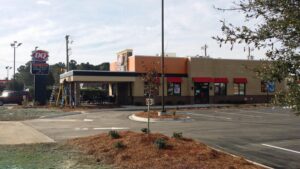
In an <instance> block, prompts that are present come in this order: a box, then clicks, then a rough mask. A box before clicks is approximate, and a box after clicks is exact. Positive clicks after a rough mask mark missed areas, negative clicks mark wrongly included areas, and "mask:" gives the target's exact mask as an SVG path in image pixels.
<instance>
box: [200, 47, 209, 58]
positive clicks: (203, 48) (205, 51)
mask: <svg viewBox="0 0 300 169" xmlns="http://www.w3.org/2000/svg"><path fill="white" fill-rule="evenodd" d="M207 48H208V46H207V45H206V44H205V45H204V46H202V47H201V49H202V50H204V56H205V57H207Z"/></svg>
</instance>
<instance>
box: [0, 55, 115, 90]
mask: <svg viewBox="0 0 300 169" xmlns="http://www.w3.org/2000/svg"><path fill="white" fill-rule="evenodd" d="M30 64H31V63H30V61H29V62H27V63H26V64H25V65H21V66H20V67H19V68H18V69H17V73H16V74H15V80H11V81H9V82H8V84H7V86H6V87H3V88H2V89H1V88H0V90H4V89H7V90H16V91H20V90H24V89H32V88H33V84H34V76H33V75H32V74H31V73H30ZM65 68H66V65H65V63H62V62H58V63H55V64H53V65H50V70H49V74H48V75H46V76H47V77H48V78H47V86H48V87H51V86H53V85H58V84H59V76H60V74H62V73H63V72H64V71H65ZM69 68H70V70H102V71H109V63H107V62H105V63H102V64H99V65H93V64H90V63H89V62H87V63H80V64H79V63H77V61H75V60H70V62H69Z"/></svg>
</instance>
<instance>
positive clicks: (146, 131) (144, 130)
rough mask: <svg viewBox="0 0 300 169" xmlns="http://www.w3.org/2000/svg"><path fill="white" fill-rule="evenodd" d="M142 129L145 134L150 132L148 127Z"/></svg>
mask: <svg viewBox="0 0 300 169" xmlns="http://www.w3.org/2000/svg"><path fill="white" fill-rule="evenodd" d="M141 131H142V132H143V133H145V134H147V133H148V129H147V128H142V129H141ZM149 133H150V131H149Z"/></svg>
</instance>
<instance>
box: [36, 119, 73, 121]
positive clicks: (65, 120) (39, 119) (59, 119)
mask: <svg viewBox="0 0 300 169" xmlns="http://www.w3.org/2000/svg"><path fill="white" fill-rule="evenodd" d="M37 121H41V122H75V121H79V120H77V119H37Z"/></svg>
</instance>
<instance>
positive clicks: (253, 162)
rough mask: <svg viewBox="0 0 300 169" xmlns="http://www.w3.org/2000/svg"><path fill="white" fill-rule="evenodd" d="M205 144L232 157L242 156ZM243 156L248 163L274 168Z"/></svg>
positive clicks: (268, 168)
mask: <svg viewBox="0 0 300 169" xmlns="http://www.w3.org/2000/svg"><path fill="white" fill-rule="evenodd" d="M206 146H207V147H209V148H211V149H213V150H216V151H218V152H221V153H224V154H228V155H230V156H232V157H236V158H238V157H242V156H237V155H234V154H231V153H229V152H227V151H223V150H220V149H217V148H215V147H212V146H209V145H207V144H206ZM243 158H244V159H245V160H246V161H248V162H249V163H252V164H255V165H258V166H260V167H263V168H266V169H274V168H272V167H269V166H266V165H264V164H261V163H258V162H255V161H252V160H248V159H246V158H245V157H243Z"/></svg>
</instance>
